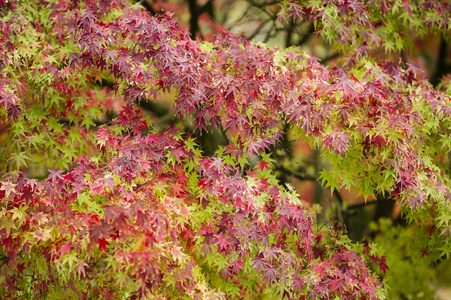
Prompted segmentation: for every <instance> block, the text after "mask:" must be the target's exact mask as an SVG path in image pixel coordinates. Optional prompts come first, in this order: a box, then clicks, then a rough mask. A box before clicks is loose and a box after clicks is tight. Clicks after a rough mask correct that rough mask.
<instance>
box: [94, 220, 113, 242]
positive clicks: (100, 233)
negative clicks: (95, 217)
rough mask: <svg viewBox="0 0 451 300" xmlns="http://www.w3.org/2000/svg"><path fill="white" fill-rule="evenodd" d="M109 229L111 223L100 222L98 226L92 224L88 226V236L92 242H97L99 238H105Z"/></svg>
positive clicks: (110, 232) (108, 233) (109, 232)
mask: <svg viewBox="0 0 451 300" xmlns="http://www.w3.org/2000/svg"><path fill="white" fill-rule="evenodd" d="M110 234H112V231H111V225H109V224H107V223H104V222H102V224H101V225H100V226H92V227H90V228H89V237H90V239H91V241H92V242H96V243H97V242H99V239H100V238H107V237H108V236H109V235H110Z"/></svg>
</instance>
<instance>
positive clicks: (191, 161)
mask: <svg viewBox="0 0 451 300" xmlns="http://www.w3.org/2000/svg"><path fill="white" fill-rule="evenodd" d="M159 2H161V3H158V5H160V6H161V7H163V8H165V7H166V6H165V5H167V3H164V1H159ZM276 2H277V1H276ZM190 3H192V1H190ZM194 3H195V1H194ZM208 3H210V4H211V1H207V3H206V4H205V5H204V6H202V7H203V8H204V10H205V11H207V9H208V6H206V5H207V4H208ZM143 4H144V6H147V8H148V9H147V10H146V9H143V7H142V6H141V5H140V4H139V3H138V4H133V3H132V4H130V3H128V2H127V1H123V0H114V1H110V0H108V1H107V0H84V1H62V0H61V1H60V0H53V1H51V0H49V1H44V0H40V1H38V0H35V1H26V2H25V1H24V2H22V1H6V0H0V16H1V21H0V30H1V32H2V33H1V34H0V47H1V48H0V50H1V52H0V53H1V54H0V103H1V106H0V114H1V119H0V122H1V123H0V129H1V131H0V157H2V160H1V161H0V166H1V168H0V199H1V210H0V216H1V225H0V260H1V274H0V280H1V282H2V285H1V286H0V291H1V292H2V293H3V294H4V295H5V296H6V297H7V298H24V299H27V298H44V297H49V298H52V299H53V298H55V299H59V298H67V297H68V296H69V297H72V298H82V299H87V298H92V297H101V298H105V299H120V298H149V299H179V298H193V299H231V298H246V297H247V298H249V299H255V298H256V297H271V296H275V295H278V296H279V297H281V298H288V299H299V298H300V299H331V298H334V297H338V298H342V299H384V298H385V297H386V290H387V286H390V282H389V281H387V282H383V281H382V278H383V276H384V275H385V273H386V271H387V262H386V257H385V256H384V255H383V253H382V252H381V251H380V250H379V246H378V244H376V243H373V242H369V241H368V240H363V241H362V242H354V241H351V239H350V238H349V236H348V235H347V234H346V230H345V229H344V228H343V227H342V226H341V224H339V223H336V222H333V223H332V226H320V225H319V224H318V222H317V220H316V214H315V212H314V211H312V210H311V209H309V208H308V207H307V206H306V204H305V203H303V202H302V201H301V200H300V198H302V195H298V194H297V193H296V191H295V189H294V188H292V187H291V186H290V185H288V184H282V183H281V182H280V181H279V178H278V177H277V173H276V172H274V171H275V169H276V166H275V165H276V164H277V161H275V160H274V156H273V154H272V150H273V149H274V147H277V145H279V144H280V143H281V142H282V141H283V140H284V139H286V137H287V133H289V134H290V135H291V136H293V137H296V139H300V140H304V141H306V142H308V144H309V145H310V147H311V148H313V149H321V150H322V156H323V158H324V160H327V161H328V163H329V164H330V168H326V169H324V170H322V171H321V176H320V179H321V180H322V182H323V184H324V186H325V187H326V188H328V189H329V190H330V192H332V193H333V192H334V191H337V190H338V189H340V188H342V187H349V188H351V187H352V188H355V189H357V190H358V191H359V192H360V193H362V194H363V195H365V197H373V198H377V197H383V195H388V196H387V197H386V198H390V199H389V200H390V201H392V202H393V203H394V202H395V201H396V202H398V203H399V204H401V205H402V212H403V214H404V218H405V220H407V221H408V222H409V223H411V224H413V225H412V226H415V227H409V228H415V229H418V231H415V230H413V232H417V233H418V236H419V237H420V238H418V237H415V234H414V233H412V232H411V231H406V233H404V234H403V236H405V239H407V240H408V239H409V238H411V239H416V242H417V243H418V244H417V247H416V248H415V249H413V250H412V251H419V252H421V257H419V258H418V259H423V260H424V262H425V264H426V265H428V264H433V263H436V262H437V261H439V260H441V259H443V258H444V257H447V256H449V254H450V253H451V247H450V243H449V242H448V239H449V235H450V226H451V224H450V219H451V210H450V205H451V204H450V200H451V191H450V188H449V187H450V186H451V185H450V177H449V176H450V156H449V153H450V148H451V137H450V132H449V128H450V121H451V99H450V92H451V83H450V81H449V78H447V77H445V78H444V79H443V80H442V81H440V84H438V86H436V87H434V86H433V85H432V84H431V83H429V82H427V81H426V80H425V79H424V78H423V76H422V70H421V69H419V68H418V67H416V66H415V65H414V64H413V63H411V62H408V61H405V60H404V61H403V60H401V61H399V62H393V61H386V60H382V59H381V58H380V56H381V55H380V51H381V49H380V48H383V49H385V50H386V51H404V50H406V48H407V47H408V45H411V44H412V43H413V42H412V41H413V40H414V39H415V37H413V36H411V35H409V32H411V29H414V30H415V32H416V33H417V34H419V35H422V34H423V35H425V34H441V35H442V37H443V39H444V40H449V38H450V36H449V27H450V24H449V21H450V16H449V14H450V11H451V9H450V8H449V4H446V2H433V1H405V2H403V3H402V4H391V3H387V2H386V1H376V0H374V1H368V3H367V1H360V0H346V1H308V2H302V4H301V3H300V2H296V1H282V2H280V3H277V4H276V8H277V14H278V17H277V20H275V22H276V23H275V24H278V25H275V26H283V25H284V22H285V21H284V20H286V21H288V20H291V21H290V22H291V23H292V24H291V25H293V24H296V22H307V23H308V24H309V26H313V28H314V29H315V30H317V31H318V32H319V33H320V35H321V36H322V37H323V40H324V41H325V42H329V43H330V44H331V45H332V46H331V47H333V48H334V49H336V50H337V51H341V52H340V53H342V54H341V56H340V59H341V61H340V63H337V64H336V65H334V66H326V65H324V64H322V63H321V61H320V60H319V59H318V58H316V57H315V56H313V55H312V54H311V53H308V52H306V51H304V50H303V49H302V48H298V47H289V48H284V49H274V48H272V47H269V46H267V45H265V44H264V43H259V42H251V41H250V40H248V39H246V38H244V37H241V36H238V35H234V34H232V33H230V32H229V31H227V30H226V29H223V28H221V27H220V26H219V25H218V26H217V28H218V32H217V34H216V35H215V36H214V37H209V38H208V39H206V40H203V41H202V40H201V39H194V37H195V35H196V34H197V33H198V32H199V27H197V29H193V24H197V23H196V22H195V21H196V20H195V19H192V20H193V21H192V22H191V25H192V26H191V27H190V29H191V34H190V32H189V31H188V30H187V29H185V28H184V27H182V26H181V25H180V24H179V23H178V22H177V21H176V20H175V18H174V15H172V14H171V13H168V12H164V11H161V12H159V13H158V14H155V15H153V16H151V14H150V13H149V11H152V10H155V11H154V12H155V13H156V12H157V7H160V6H158V5H156V6H155V8H153V7H152V6H151V4H149V2H145V3H143ZM166 8H167V7H166ZM199 16H200V15H199ZM387 16H390V17H387ZM300 20H302V21H300ZM424 20H426V21H424ZM209 24H210V23H209ZM310 24H311V25H310ZM309 28H311V27H309ZM207 40H208V41H207ZM164 97H167V98H168V97H169V98H171V97H173V100H169V101H172V102H171V108H170V109H169V110H167V111H166V110H164V105H165V104H166V102H167V101H166V102H165V103H164V104H163V103H161V102H162V101H161V99H162V98H164ZM157 105H161V106H158V107H157ZM149 107H151V108H153V114H152V113H149V111H148V110H147V109H146V108H149ZM158 109H161V111H163V112H162V113H161V114H158V113H155V112H156V111H157V110H158ZM171 110H172V111H173V113H174V116H172V114H171V113H170V111H171ZM168 113H169V119H171V120H170V121H169V122H168V121H167V120H165V118H166V119H167V118H168ZM155 116H157V117H158V118H155ZM211 132H213V133H214V134H213V135H219V136H220V139H221V142H218V143H216V145H214V147H213V150H211V149H210V148H208V145H206V144H205V143H206V141H205V138H204V137H205V136H207V137H211V138H213V137H212V134H211ZM209 134H210V135H209ZM215 138H218V137H215ZM203 150H204V151H203ZM279 167H280V166H279ZM304 175H305V174H304ZM383 222H384V221H382V223H379V224H373V225H372V226H373V227H374V228H373V229H374V230H378V229H379V228H384V232H385V235H386V236H388V235H389V234H390V229H387V228H391V227H390V226H389V225H387V223H386V222H385V223H383ZM420 233H421V235H420ZM376 240H377V239H376ZM377 241H378V243H379V244H383V243H384V240H377ZM394 247H395V246H394ZM388 268H390V265H388ZM387 278H390V276H387Z"/></svg>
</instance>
